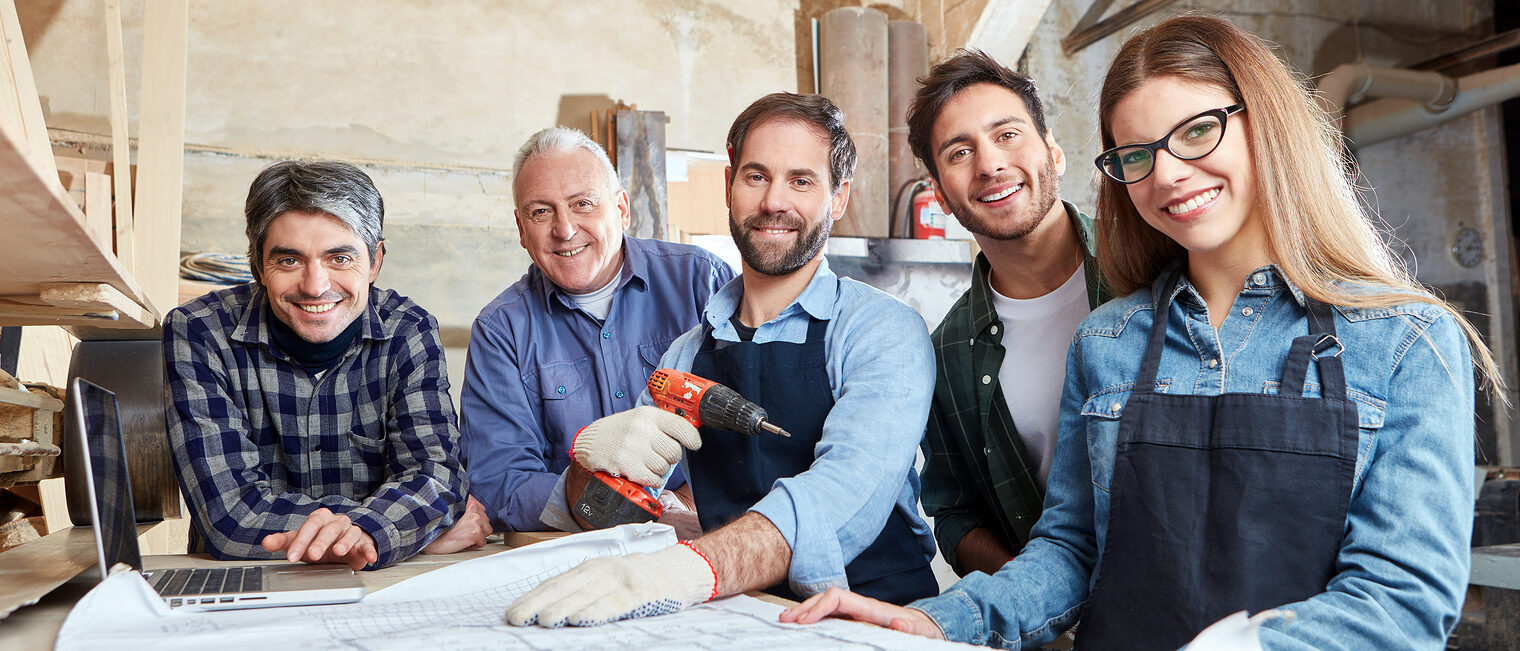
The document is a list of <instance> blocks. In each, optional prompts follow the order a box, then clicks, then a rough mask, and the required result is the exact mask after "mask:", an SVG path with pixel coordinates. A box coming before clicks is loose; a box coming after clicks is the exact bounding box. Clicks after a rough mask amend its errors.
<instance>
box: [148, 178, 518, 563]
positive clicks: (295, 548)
mask: <svg viewBox="0 0 1520 651" xmlns="http://www.w3.org/2000/svg"><path fill="white" fill-rule="evenodd" d="M244 215H245V217H246V218H247V222H248V225H247V234H248V262H249V267H250V268H251V269H252V271H253V278H254V282H252V283H248V284H246V285H240V286H237V287H232V288H228V289H223V290H218V291H214V292H211V293H209V294H206V295H205V296H202V297H200V298H198V299H195V300H193V301H190V302H189V303H186V304H185V305H183V306H180V307H178V308H175V309H174V310H172V311H170V312H169V314H168V315H167V316H166V317H165V318H164V357H165V366H166V369H165V371H166V372H165V375H166V379H167V386H166V388H165V390H164V398H165V403H166V404H165V418H166V420H167V424H168V426H169V439H170V443H171V445H172V448H173V450H174V465H175V467H176V469H177V470H178V472H179V478H180V488H181V490H182V491H183V492H184V494H185V498H186V501H187V502H189V504H190V508H191V513H190V515H191V522H192V523H193V527H192V529H191V551H209V552H210V553H211V555H212V556H213V557H215V558H218V559H269V558H285V559H287V560H289V561H291V562H297V561H305V562H311V563H345V564H347V565H348V566H349V567H351V568H353V569H355V570H357V569H361V568H366V567H367V568H370V569H373V568H379V567H385V566H387V565H390V564H392V563H396V562H399V561H402V560H405V559H407V558H409V557H411V556H412V555H413V554H416V553H417V552H419V551H422V552H425V553H438V554H445V553H451V552H455V551H459V550H462V549H473V548H475V547H479V546H481V545H483V544H485V537H486V535H487V534H489V533H490V524H489V521H488V519H487V518H486V515H485V512H484V509H482V508H481V507H480V505H479V504H478V503H473V502H472V503H470V504H469V505H468V507H467V505H466V501H467V499H468V494H469V488H468V484H466V483H465V477H464V469H463V467H462V464H461V463H460V460H459V454H458V447H459V434H458V430H457V429H456V428H455V425H454V413H453V405H452V403H451V401H450V400H449V394H448V392H449V382H448V376H447V374H446V372H445V371H444V360H443V346H442V344H441V343H440V342H439V338H438V323H437V322H436V321H435V320H434V319H433V317H432V316H431V315H429V314H428V313H427V312H425V311H423V309H422V308H420V307H418V306H417V305H416V304H415V303H413V302H411V301H410V300H408V299H407V298H405V297H403V296H400V295H398V294H396V293H395V292H393V291H391V290H386V289H379V288H376V287H374V285H373V283H374V281H375V277H376V276H378V275H379V273H380V264H381V261H382V260H383V259H384V257H385V246H384V243H383V241H382V239H381V227H382V224H383V221H384V216H385V205H384V202H383V201H382V200H381V199H380V193H379V192H378V191H376V190H375V186H374V184H373V183H372V182H371V181H370V178H369V176H368V175H366V174H365V173H364V172H362V171H360V170H359V169H358V168H356V167H354V166H352V165H348V164H346V163H338V162H310V163H302V162H289V161H287V162H281V163H275V164H274V165H271V166H269V167H268V168H265V169H264V171H263V172H260V173H259V175H258V177H257V178H255V179H254V181H253V184H252V186H251V187H250V188H249V190H248V200H247V202H246V204H245V205H244Z"/></svg>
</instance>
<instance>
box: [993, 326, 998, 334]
mask: <svg viewBox="0 0 1520 651" xmlns="http://www.w3.org/2000/svg"><path fill="white" fill-rule="evenodd" d="M992 334H997V326H992Z"/></svg>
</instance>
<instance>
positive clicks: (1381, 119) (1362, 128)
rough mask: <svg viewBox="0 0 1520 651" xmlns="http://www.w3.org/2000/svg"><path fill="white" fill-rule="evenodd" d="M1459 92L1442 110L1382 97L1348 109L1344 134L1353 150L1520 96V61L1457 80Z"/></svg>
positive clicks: (1414, 102)
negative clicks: (1519, 62)
mask: <svg viewBox="0 0 1520 651" xmlns="http://www.w3.org/2000/svg"><path fill="white" fill-rule="evenodd" d="M1456 90H1457V92H1456V94H1455V96H1454V97H1453V99H1452V101H1451V102H1449V103H1447V104H1446V105H1445V106H1444V107H1443V108H1441V109H1440V110H1439V111H1432V110H1431V109H1430V107H1429V106H1427V105H1426V104H1424V103H1421V102H1418V101H1410V100H1407V99H1381V100H1376V101H1372V102H1367V103H1366V104H1362V105H1361V106H1357V107H1355V108H1352V109H1351V110H1349V111H1346V116H1345V134H1346V138H1347V139H1348V140H1349V141H1350V142H1351V147H1352V148H1353V149H1360V148H1362V147H1367V146H1370V145H1375V144H1377V143H1380V142H1383V141H1386V140H1392V139H1394V138H1398V137H1401V136H1405V135H1408V134H1411V133H1414V132H1416V131H1420V130H1422V129H1427V128H1429V127H1433V126H1435V125H1438V124H1441V123H1443V122H1447V121H1449V120H1453V119H1455V118H1458V117H1461V116H1464V115H1467V114H1468V113H1472V112H1473V111H1477V110H1479V109H1483V108H1487V107H1489V106H1493V105H1495V104H1498V103H1500V102H1503V101H1505V100H1508V99H1512V98H1514V97H1517V96H1520V64H1515V65H1510V66H1505V67H1502V68H1494V69H1492V70H1485V71H1483V72H1479V73H1476V74H1473V75H1469V76H1466V77H1462V78H1460V79H1457V80H1456Z"/></svg>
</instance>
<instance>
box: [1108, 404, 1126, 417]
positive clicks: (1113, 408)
mask: <svg viewBox="0 0 1520 651" xmlns="http://www.w3.org/2000/svg"><path fill="white" fill-rule="evenodd" d="M1123 408H1124V405H1121V404H1119V403H1117V402H1116V403H1114V404H1112V405H1109V406H1108V413H1110V414H1117V413H1119V410H1120V409H1123Z"/></svg>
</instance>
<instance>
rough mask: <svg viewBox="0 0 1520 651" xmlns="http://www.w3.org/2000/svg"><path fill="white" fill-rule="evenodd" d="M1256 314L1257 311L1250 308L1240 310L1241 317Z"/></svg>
mask: <svg viewBox="0 0 1520 651" xmlns="http://www.w3.org/2000/svg"><path fill="white" fill-rule="evenodd" d="M1255 313H1256V310H1253V309H1251V308H1249V307H1243V308H1240V315H1241V316H1251V315H1252V314H1255Z"/></svg>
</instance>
